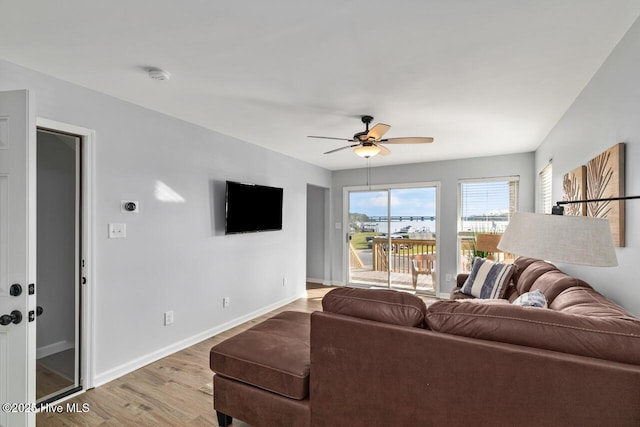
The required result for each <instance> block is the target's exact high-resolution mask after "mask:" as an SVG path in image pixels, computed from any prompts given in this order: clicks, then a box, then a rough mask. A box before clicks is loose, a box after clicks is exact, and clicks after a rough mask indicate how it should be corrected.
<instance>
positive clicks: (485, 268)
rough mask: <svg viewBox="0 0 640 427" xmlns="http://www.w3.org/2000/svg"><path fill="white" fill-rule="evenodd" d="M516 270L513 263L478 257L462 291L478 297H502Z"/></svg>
mask: <svg viewBox="0 0 640 427" xmlns="http://www.w3.org/2000/svg"><path fill="white" fill-rule="evenodd" d="M514 271H515V266H514V265H513V264H501V263H498V262H493V261H489V260H487V259H485V258H478V259H476V260H475V261H474V263H473V267H472V268H471V273H470V274H469V277H467V280H466V281H465V282H464V285H462V288H461V289H460V292H462V293H463V294H467V295H471V296H474V297H476V298H502V297H504V293H505V292H506V290H507V285H508V284H509V280H511V276H512V275H513V272H514Z"/></svg>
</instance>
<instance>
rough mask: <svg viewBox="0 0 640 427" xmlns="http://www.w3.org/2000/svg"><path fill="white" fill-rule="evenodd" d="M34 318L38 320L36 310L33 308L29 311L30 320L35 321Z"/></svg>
mask: <svg viewBox="0 0 640 427" xmlns="http://www.w3.org/2000/svg"><path fill="white" fill-rule="evenodd" d="M34 320H36V313H35V311H33V310H31V311H30V312H29V322H33V321H34Z"/></svg>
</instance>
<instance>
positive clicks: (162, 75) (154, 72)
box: [149, 68, 171, 80]
mask: <svg viewBox="0 0 640 427" xmlns="http://www.w3.org/2000/svg"><path fill="white" fill-rule="evenodd" d="M149 77H150V78H152V79H153V80H169V79H170V78H171V73H170V72H168V71H165V70H161V69H159V68H152V69H150V70H149Z"/></svg>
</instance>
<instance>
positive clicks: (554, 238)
mask: <svg viewBox="0 0 640 427" xmlns="http://www.w3.org/2000/svg"><path fill="white" fill-rule="evenodd" d="M498 248H499V249H500V250H501V251H504V252H510V253H513V254H516V255H521V256H526V257H530V258H538V259H542V260H546V261H551V262H559V263H566V264H580V265H591V266H598V267H614V266H616V265H618V260H617V258H616V252H615V249H614V248H613V239H612V237H611V228H610V226H609V221H608V220H607V219H604V218H593V217H588V216H563V215H545V214H535V213H527V212H517V213H515V214H514V215H513V217H512V218H511V220H510V221H509V225H508V226H507V229H506V230H505V232H504V234H503V235H502V239H501V240H500V243H499V244H498Z"/></svg>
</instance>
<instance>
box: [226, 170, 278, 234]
mask: <svg viewBox="0 0 640 427" xmlns="http://www.w3.org/2000/svg"><path fill="white" fill-rule="evenodd" d="M282 193H283V190H282V188H276V187H267V186H264V185H254V184H243V183H240V182H233V181H227V191H226V218H225V219H226V222H225V233H226V234H235V233H251V232H256V231H270V230H282Z"/></svg>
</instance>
